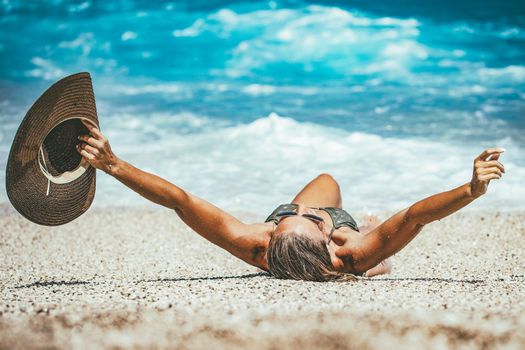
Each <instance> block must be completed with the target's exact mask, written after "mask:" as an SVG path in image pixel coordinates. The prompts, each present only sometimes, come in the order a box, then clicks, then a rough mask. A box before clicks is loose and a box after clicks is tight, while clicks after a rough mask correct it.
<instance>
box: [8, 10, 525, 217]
mask: <svg viewBox="0 0 525 350" xmlns="http://www.w3.org/2000/svg"><path fill="white" fill-rule="evenodd" d="M524 7H525V6H524V5H523V3H522V2H520V1H505V2H500V1H498V2H496V1H489V2H483V1H481V2H480V1H461V2H458V1H442V2H439V3H436V4H432V3H426V2H420V1H403V2H402V3H399V4H394V3H393V2H392V1H387V0H384V1H383V0H381V1H373V2H366V1H332V2H330V1H264V2H257V1H244V2H243V1H226V0H222V1H221V0H217V1H177V2H153V1H131V0H130V1H125V0H121V1H60V0H53V1H22V0H21V1H11V0H3V1H2V2H1V3H0V184H1V185H0V203H6V202H7V201H8V199H7V195H6V193H5V185H4V184H5V167H6V161H7V156H8V152H9V148H10V145H11V142H12V140H13V138H14V135H15V133H16V130H17V128H18V125H19V124H20V122H21V120H22V118H23V117H24V115H25V113H26V111H27V110H28V109H29V107H30V106H31V104H32V102H33V101H34V100H35V99H36V98H37V97H38V96H39V95H40V94H41V93H42V92H43V91H44V90H45V89H46V88H47V87H48V86H49V85H50V84H52V83H53V82H54V81H56V80H58V79H60V78H62V77H64V76H66V75H68V74H71V73H75V72H80V71H89V72H90V73H91V75H92V78H93V85H94V89H95V95H96V99H97V108H98V111H99V118H100V124H101V129H102V132H103V133H104V134H105V135H106V136H107V137H108V138H109V140H110V142H111V145H112V147H113V150H114V151H115V153H116V154H117V155H118V156H119V157H121V158H123V159H124V160H126V161H128V162H130V163H132V164H134V165H135V166H137V167H139V168H141V169H144V170H146V171H149V172H152V173H155V174H158V175H160V176H162V177H164V178H166V179H168V180H169V181H171V182H173V183H175V184H177V185H179V186H181V187H183V188H184V189H186V190H188V191H189V192H191V193H194V194H196V195H198V196H200V197H202V198H205V199H207V200H209V201H211V202H212V203H214V204H216V205H218V206H220V207H222V208H224V209H226V210H245V211H251V212H257V213H267V212H269V211H271V210H272V209H273V208H274V207H275V206H276V205H277V204H279V203H284V202H289V201H290V200H291V199H292V198H293V196H294V195H295V194H296V192H297V191H299V190H300V189H301V188H302V186H304V184H305V183H307V182H308V181H310V180H311V179H312V178H314V177H315V176H317V175H318V174H320V173H329V174H332V175H333V176H334V177H335V179H336V180H338V182H339V184H340V187H341V190H342V193H343V204H344V206H345V208H347V209H349V210H350V211H370V212H374V211H383V210H387V211H393V210H399V209H402V208H404V207H406V206H408V205H410V204H411V203H413V202H414V201H417V200H419V199H421V198H423V197H425V196H428V195H431V194H434V193H436V192H440V191H445V190H448V189H451V188H453V187H455V186H458V185H461V184H463V183H466V182H468V181H469V180H470V177H471V175H472V162H473V159H474V158H475V157H476V156H477V155H478V154H479V153H480V152H481V151H482V150H483V149H484V148H486V147H494V146H499V147H505V148H506V150H507V151H506V152H505V153H504V155H503V156H502V157H501V161H502V162H503V163H504V164H505V166H506V171H507V173H506V174H505V176H504V177H503V179H502V180H499V181H493V182H492V183H491V184H490V187H489V191H488V194H487V195H486V196H484V197H482V198H480V199H479V200H478V201H476V202H475V203H474V204H472V205H471V206H470V207H471V208H472V209H482V210H487V209H488V210H509V209H511V210H512V209H521V210H523V209H525V200H524V198H525V155H524V150H525V133H524V131H525V9H524ZM142 205H147V202H146V201H145V200H144V199H142V198H141V197H140V196H138V195H137V194H135V193H134V192H132V191H130V190H128V189H126V188H125V187H124V185H122V184H120V183H119V182H118V181H116V180H115V179H113V178H111V177H109V176H107V175H106V174H104V173H102V172H99V173H98V177H97V194H96V198H95V202H94V206H95V207H106V206H142Z"/></svg>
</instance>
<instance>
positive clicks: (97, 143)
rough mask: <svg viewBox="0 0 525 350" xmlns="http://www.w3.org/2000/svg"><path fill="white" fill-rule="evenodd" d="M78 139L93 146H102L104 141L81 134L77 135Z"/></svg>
mask: <svg viewBox="0 0 525 350" xmlns="http://www.w3.org/2000/svg"><path fill="white" fill-rule="evenodd" d="M78 139H79V140H81V141H84V142H85V143H87V144H88V145H91V146H93V147H95V148H102V147H103V146H104V143H103V142H102V141H99V140H97V139H95V138H93V137H91V136H87V135H82V136H79V137H78Z"/></svg>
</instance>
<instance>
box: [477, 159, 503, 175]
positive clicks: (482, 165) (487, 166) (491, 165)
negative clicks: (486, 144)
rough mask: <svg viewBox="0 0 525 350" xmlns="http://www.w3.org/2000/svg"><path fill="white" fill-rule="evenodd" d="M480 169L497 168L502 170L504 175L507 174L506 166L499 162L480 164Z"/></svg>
mask: <svg viewBox="0 0 525 350" xmlns="http://www.w3.org/2000/svg"><path fill="white" fill-rule="evenodd" d="M477 167H478V168H491V167H497V168H498V169H499V170H501V171H502V172H503V173H504V172H505V166H504V165H503V164H501V163H500V162H498V161H497V160H490V161H487V162H479V163H478V164H477Z"/></svg>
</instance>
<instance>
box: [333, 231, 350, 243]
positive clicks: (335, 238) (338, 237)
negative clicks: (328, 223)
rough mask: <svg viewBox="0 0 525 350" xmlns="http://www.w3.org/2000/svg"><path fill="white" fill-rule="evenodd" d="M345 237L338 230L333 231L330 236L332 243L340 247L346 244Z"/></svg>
mask: <svg viewBox="0 0 525 350" xmlns="http://www.w3.org/2000/svg"><path fill="white" fill-rule="evenodd" d="M346 240H347V237H346V235H344V234H343V233H341V232H339V231H338V230H335V231H334V233H333V234H332V241H334V243H335V244H336V245H338V246H342V245H344V244H345V243H346Z"/></svg>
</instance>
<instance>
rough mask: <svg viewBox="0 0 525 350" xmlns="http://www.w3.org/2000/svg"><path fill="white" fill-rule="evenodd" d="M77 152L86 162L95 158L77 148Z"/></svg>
mask: <svg viewBox="0 0 525 350" xmlns="http://www.w3.org/2000/svg"><path fill="white" fill-rule="evenodd" d="M77 151H78V153H80V155H81V156H82V157H84V158H86V159H87V160H94V159H95V156H94V155H93V154H91V153H89V152H87V151H86V150H84V149H81V148H78V147H77Z"/></svg>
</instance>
